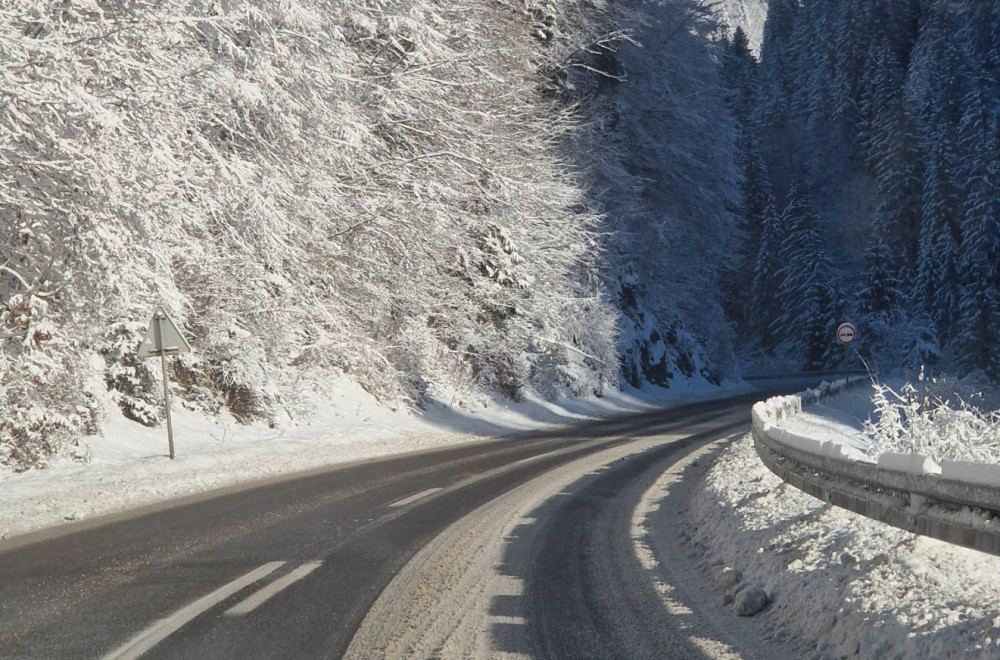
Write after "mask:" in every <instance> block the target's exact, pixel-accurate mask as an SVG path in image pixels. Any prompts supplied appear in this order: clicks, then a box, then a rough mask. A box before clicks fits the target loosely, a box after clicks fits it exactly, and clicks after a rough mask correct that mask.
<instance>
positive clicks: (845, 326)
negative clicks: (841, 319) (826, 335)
mask: <svg viewBox="0 0 1000 660" xmlns="http://www.w3.org/2000/svg"><path fill="white" fill-rule="evenodd" d="M857 338H858V331H857V329H855V327H854V326H853V325H851V324H850V323H841V324H840V326H839V327H837V341H839V342H840V343H841V344H844V345H845V346H846V345H847V344H853V343H854V341H855V340H856V339H857Z"/></svg>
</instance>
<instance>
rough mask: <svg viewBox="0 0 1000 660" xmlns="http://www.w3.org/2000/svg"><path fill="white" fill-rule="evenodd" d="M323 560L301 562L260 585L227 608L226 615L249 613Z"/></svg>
mask: <svg viewBox="0 0 1000 660" xmlns="http://www.w3.org/2000/svg"><path fill="white" fill-rule="evenodd" d="M322 563H323V562H319V561H311V562H309V563H308V564H302V565H301V566H299V567H298V568H296V569H295V570H294V571H292V572H291V573H289V574H288V575H285V576H284V577H280V578H278V579H277V580H275V581H274V582H272V583H271V584H269V585H267V586H264V587H262V588H261V589H260V590H259V591H257V592H255V593H253V594H251V595H250V596H248V597H247V598H246V600H244V601H242V602H240V603H237V604H236V605H234V606H232V607H231V608H229V609H228V610H226V616H240V615H243V614H249V613H250V612H253V611H254V610H255V609H257V608H258V607H260V606H261V605H263V604H264V603H265V602H266V601H267V600H268V599H269V598H271V597H272V596H274V595H275V594H277V593H278V592H279V591H282V590H284V589H287V588H288V587H290V586H291V585H293V584H295V583H296V582H298V581H299V580H301V579H302V578H304V577H305V576H307V575H309V574H310V573H312V572H313V571H315V570H316V569H317V568H319V567H320V565H322Z"/></svg>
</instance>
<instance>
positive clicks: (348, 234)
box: [0, 0, 736, 466]
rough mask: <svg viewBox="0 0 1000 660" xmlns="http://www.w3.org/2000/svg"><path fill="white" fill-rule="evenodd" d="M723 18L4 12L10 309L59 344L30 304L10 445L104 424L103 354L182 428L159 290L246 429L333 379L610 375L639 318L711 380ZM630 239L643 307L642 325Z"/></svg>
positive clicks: (569, 381) (400, 0) (406, 5)
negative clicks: (716, 42) (92, 367)
mask: <svg viewBox="0 0 1000 660" xmlns="http://www.w3.org/2000/svg"><path fill="white" fill-rule="evenodd" d="M716 27H717V26H716V24H715V22H714V20H712V19H711V18H710V13H709V12H708V11H707V10H704V9H698V7H697V6H696V4H695V3H691V2H686V1H682V0H677V1H676V2H659V1H658V0H636V2H634V3H628V5H627V6H625V5H622V6H619V5H612V4H610V3H591V2H585V1H583V0H558V1H545V2H540V1H539V2H536V1H535V0H531V1H528V2H523V1H521V0H517V1H508V0H504V1H503V2H499V3H494V2H487V1H485V0H465V1H461V2H457V3H456V2H453V1H452V0H422V1H421V2H412V1H410V0H360V1H358V2H342V1H340V0H283V1H282V2H273V1H272V0H217V1H213V2H204V1H202V0H163V1H160V2H155V3H132V2H98V1H96V0H81V1H80V2H71V3H70V2H65V3H56V4H52V3H39V2H36V1H35V0H11V2H7V3H6V4H5V5H4V8H3V11H2V12H0V44H2V47H0V50H2V53H3V57H2V58H0V81H5V82H4V83H3V84H0V123H2V125H3V127H4V129H3V131H0V309H7V310H8V311H9V312H10V313H11V314H15V311H14V310H16V309H17V308H18V307H19V306H22V302H19V300H20V299H19V298H17V297H18V296H33V299H34V300H35V302H33V303H31V304H32V305H35V306H36V307H38V306H40V305H42V303H44V305H45V306H46V307H47V311H46V312H45V319H46V322H47V323H48V324H50V325H49V330H47V331H46V332H48V333H49V334H51V336H52V339H45V340H44V341H41V342H39V343H38V346H36V347H34V348H32V349H31V350H30V351H26V350H22V349H20V348H18V343H19V342H21V341H23V333H24V331H23V329H17V328H16V326H17V323H18V321H16V320H13V319H14V317H11V320H5V323H8V324H11V325H12V326H15V329H16V332H13V333H12V335H11V338H8V337H7V336H6V335H5V338H4V340H3V345H2V348H0V368H2V369H3V372H2V374H0V375H3V380H2V381H0V392H2V394H0V396H2V397H3V399H2V403H3V420H2V424H3V426H2V427H0V428H2V429H3V430H2V433H3V435H2V436H0V438H2V441H3V442H4V447H6V449H4V450H3V451H4V452H5V454H4V456H6V458H3V459H0V460H2V461H4V462H5V463H9V464H17V465H20V466H24V465H33V464H36V463H37V462H38V461H43V460H44V456H45V455H47V454H49V453H50V452H52V451H53V450H55V449H57V448H58V445H59V444H60V443H61V442H62V440H61V438H64V437H65V438H69V437H72V436H73V435H74V434H78V433H79V432H80V430H81V429H82V428H83V427H84V426H87V425H88V424H90V422H87V423H86V424H82V425H81V424H80V423H79V422H78V420H77V419H76V417H74V416H75V415H77V414H83V413H81V412H80V410H78V408H80V409H82V410H84V411H89V408H88V406H90V404H89V402H88V401H87V400H86V396H85V395H84V394H83V393H82V392H83V390H82V389H81V388H78V387H76V385H77V384H79V382H80V381H82V380H85V371H86V370H87V368H88V367H87V366H86V365H89V364H91V362H92V361H91V360H89V359H88V358H89V357H93V356H94V355H95V354H96V355H99V356H100V357H101V358H102V359H103V361H104V364H105V365H106V372H105V373H104V374H103V380H104V382H105V383H106V385H107V386H108V388H109V389H110V390H111V396H112V399H114V400H115V401H117V402H118V404H119V405H120V406H121V407H122V409H123V411H124V412H125V414H126V415H128V416H130V417H132V418H134V419H137V420H139V421H141V422H143V423H156V421H157V417H156V416H157V414H158V413H157V405H156V403H157V401H158V400H159V396H160V395H159V392H158V391H157V389H158V383H156V382H155V379H153V378H151V374H150V372H149V371H147V369H156V366H155V365H148V366H143V364H142V363H140V362H138V361H136V360H135V359H134V357H133V356H134V345H135V342H136V338H137V336H138V335H139V334H140V333H141V332H142V328H143V326H142V323H143V322H145V320H146V319H147V318H148V317H149V315H150V314H151V312H152V310H153V309H154V308H155V307H156V305H158V304H159V305H163V306H164V308H165V309H166V310H167V311H168V312H169V313H170V315H171V317H172V318H173V320H174V321H175V322H177V323H178V325H179V327H180V328H181V330H182V331H183V332H184V333H185V334H186V336H187V337H188V339H189V340H190V343H191V344H192V346H193V348H194V355H192V356H185V357H184V358H183V359H181V360H178V361H176V362H175V364H174V365H173V366H172V367H171V371H172V374H171V376H172V379H173V381H174V383H175V386H176V387H177V390H178V393H179V394H180V395H181V398H182V399H183V401H184V403H185V404H186V405H197V406H202V407H203V408H205V409H206V410H209V411H216V410H218V409H219V408H220V406H225V407H226V408H227V409H229V411H230V412H232V413H233V414H234V415H235V416H236V417H237V418H238V419H241V420H244V421H249V420H254V419H266V420H269V421H270V420H273V419H277V418H279V417H281V416H282V415H281V413H282V410H283V409H284V408H285V407H287V406H288V405H291V402H292V401H293V399H294V398H295V395H296V392H297V391H299V390H300V389H301V388H302V387H303V383H304V379H305V380H306V381H307V380H308V379H310V378H311V379H313V380H315V381H321V380H323V378H324V377H325V376H328V375H329V374H331V373H342V374H346V375H347V376H348V377H350V378H352V379H354V380H355V381H357V382H358V383H359V384H361V385H362V386H363V387H364V388H365V389H367V390H368V391H370V392H372V393H374V394H375V395H376V396H378V397H380V398H382V399H392V400H403V401H410V402H418V401H419V400H420V399H421V398H423V397H425V396H428V395H433V394H434V393H435V392H436V391H438V390H440V391H447V390H448V389H449V388H452V387H456V386H457V387H461V388H479V389H481V390H493V391H496V392H500V393H502V394H503V395H506V396H510V397H515V398H516V397H518V396H521V394H522V393H523V392H525V391H529V390H531V389H534V390H535V391H540V392H543V393H545V394H546V395H550V396H557V395H560V394H577V393H590V392H600V391H601V389H602V388H604V387H606V386H608V385H612V386H615V385H617V383H618V375H619V368H618V367H619V362H618V355H617V345H616V343H617V335H618V332H619V329H620V327H628V326H629V325H631V324H634V323H638V324H640V325H642V326H643V328H644V329H650V328H651V329H650V331H649V332H648V333H647V334H646V336H645V337H644V338H640V340H639V344H638V345H635V346H633V347H634V348H635V350H638V351H641V350H643V343H644V342H645V343H648V344H650V346H653V345H655V347H654V349H653V352H654V353H655V352H657V351H660V348H661V347H660V344H658V343H657V342H659V341H661V339H662V340H663V341H666V342H667V344H668V345H667V346H665V347H662V348H663V350H664V351H668V352H671V354H676V355H677V356H679V357H678V359H679V362H678V363H677V365H671V367H670V368H669V373H671V374H673V373H677V374H682V375H688V374H696V373H698V372H699V371H702V370H706V371H707V367H706V366H705V362H706V360H705V359H704V358H703V357H701V356H700V353H701V349H702V345H705V346H716V345H722V348H721V349H720V351H719V352H725V346H724V345H725V344H727V343H728V339H726V337H727V335H726V334H725V333H726V332H728V330H727V329H726V328H725V324H724V323H720V322H718V321H719V320H720V318H721V316H720V314H719V313H718V309H719V306H718V305H716V304H706V301H710V300H712V299H713V296H714V294H713V291H714V289H713V287H714V286H715V284H714V282H715V279H716V275H715V271H716V269H715V267H714V265H715V264H717V263H719V262H720V261H721V260H724V259H725V256H726V251H727V247H726V241H725V240H724V239H725V236H726V229H727V227H728V226H729V224H730V220H731V219H730V217H729V214H728V212H727V211H726V209H727V207H728V205H729V203H730V202H731V198H732V196H733V194H734V191H735V190H736V181H735V179H736V176H735V174H734V171H733V168H732V167H731V166H729V165H727V164H729V160H731V153H730V147H731V146H732V145H731V142H732V139H731V138H732V126H731V122H728V121H727V118H726V116H725V114H724V110H725V108H724V105H723V104H722V103H721V91H720V90H716V89H715V87H714V85H713V84H712V81H713V80H714V78H713V76H717V71H716V67H715V62H714V60H713V50H712V36H711V35H712V31H713V30H714V29H715V28H716ZM633 33H635V38H633V36H632V34H633ZM637 38H641V40H642V41H643V42H644V43H643V45H642V47H640V46H638V45H636V43H635V42H636V39H637ZM619 178H620V179H621V180H620V181H619ZM619 182H620V183H622V184H623V185H620V186H619V185H617V184H618V183H619ZM612 219H613V220H612ZM681 245H683V246H684V249H681V248H680V247H678V246H681ZM669 252H673V253H674V258H667V257H666V256H665V255H667V253H669ZM625 260H630V261H633V262H636V264H637V266H636V267H637V268H638V269H639V270H640V271H641V277H642V279H643V280H644V281H645V282H646V284H647V293H646V294H645V299H644V301H640V304H639V306H638V307H635V308H634V309H636V310H640V311H639V312H638V313H640V314H646V315H647V316H646V317H644V318H642V319H640V318H629V319H627V320H626V322H625V323H622V324H619V320H620V318H621V312H620V311H619V310H618V309H616V306H615V303H616V302H618V300H617V299H616V298H617V288H618V287H617V284H616V283H615V278H616V273H618V272H621V271H622V270H623V268H622V267H621V262H622V261H625ZM706 307H707V308H709V310H708V311H707V312H706V311H704V309H705V308H706ZM38 308H39V309H40V307H38ZM631 311H632V310H630V311H629V312H628V313H631ZM5 318H6V317H5ZM650 319H652V320H650ZM661 325H662V326H664V327H662V328H660V329H659V330H657V329H656V327H658V326H661ZM647 326H648V328H647ZM687 328H690V329H687ZM720 328H721V329H720ZM670 337H675V338H677V339H676V341H677V345H669V342H670V341H671V340H670ZM716 337H722V338H723V340H722V341H721V342H719V341H712V340H714V339H715V338H716ZM70 338H72V339H70ZM661 343H662V342H661ZM682 345H683V346H682ZM646 348H647V349H648V348H649V347H648V346H647V347H646ZM710 357H711V356H710ZM651 360H652V362H657V360H658V358H657V357H656V356H654V357H653V358H651ZM36 372H37V373H36ZM665 373H666V372H665ZM88 382H89V381H88ZM84 417H86V418H87V419H92V417H93V415H92V414H91V413H90V412H86V414H85V415H84ZM28 420H33V421H30V422H29V421H28ZM45 429H52V432H49V431H46V430H45ZM28 445H31V447H32V448H31V449H30V450H29V449H28ZM26 452H27V453H26ZM25 457H27V458H25ZM36 459H37V460H36Z"/></svg>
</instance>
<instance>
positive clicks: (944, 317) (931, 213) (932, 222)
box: [913, 112, 961, 340]
mask: <svg viewBox="0 0 1000 660" xmlns="http://www.w3.org/2000/svg"><path fill="white" fill-rule="evenodd" d="M943 114H944V113H943V112H939V113H938V119H937V121H936V122H935V130H934V132H933V134H932V137H931V138H930V139H929V140H928V143H927V146H926V151H927V166H926V168H925V169H924V181H923V192H922V208H921V215H922V218H921V226H920V253H919V257H918V259H917V278H916V282H915V284H914V290H913V293H914V302H915V303H916V305H917V306H918V307H919V309H920V311H922V312H923V313H924V314H925V315H926V316H927V317H928V318H930V319H932V320H933V321H934V325H935V328H936V331H937V336H938V337H939V338H941V339H942V340H947V339H948V338H950V336H951V327H952V325H953V324H954V319H955V314H956V311H957V310H956V307H955V305H956V301H957V285H958V282H957V279H955V253H956V249H957V246H958V244H959V242H960V236H961V231H960V225H959V217H958V195H957V191H956V188H955V186H954V184H953V178H952V176H953V175H952V172H953V170H954V155H953V153H952V152H953V147H952V145H951V142H950V141H949V140H948V139H947V132H946V129H947V125H946V123H945V119H946V118H945V117H944V116H943Z"/></svg>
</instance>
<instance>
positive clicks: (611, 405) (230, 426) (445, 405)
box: [0, 380, 751, 541]
mask: <svg viewBox="0 0 1000 660" xmlns="http://www.w3.org/2000/svg"><path fill="white" fill-rule="evenodd" d="M748 389H751V388H749V386H747V385H745V384H737V383H727V384H726V386H725V387H723V388H719V387H715V386H713V385H710V384H708V383H705V382H697V381H689V382H679V383H677V384H676V387H673V388H672V389H670V390H663V389H659V388H651V389H649V390H641V391H640V390H634V389H629V390H626V391H624V392H610V393H608V394H607V395H606V396H604V397H602V398H599V399H597V398H595V399H567V400H563V401H559V402H555V403H553V402H549V401H544V400H541V399H538V398H531V397H529V398H527V399H526V400H525V401H523V402H520V403H516V404H510V403H507V402H500V401H494V402H492V403H490V404H489V405H484V404H483V403H477V404H467V405H465V407H459V406H457V405H454V404H455V403H456V402H457V401H461V400H462V399H463V397H462V396H461V393H456V396H455V397H452V398H449V399H448V400H444V401H440V402H436V403H432V404H430V405H429V406H428V408H427V409H426V410H425V411H423V412H422V413H421V414H420V415H417V414H414V413H413V412H411V411H409V410H405V409H400V410H397V411H393V410H391V409H390V408H388V407H386V406H384V405H382V404H379V403H378V402H377V401H375V400H374V399H373V398H372V397H371V396H370V395H369V394H367V393H366V392H365V391H364V390H362V389H361V388H360V387H358V386H357V385H355V384H353V383H351V382H350V381H347V380H344V381H341V382H337V383H334V384H331V385H330V386H329V388H328V390H327V391H326V392H324V393H323V394H322V395H319V394H316V395H314V399H315V401H314V403H315V412H314V413H313V414H312V415H311V416H310V417H309V418H308V419H300V420H294V423H292V424H290V425H288V426H287V427H285V428H281V429H271V428H268V427H266V426H264V425H262V424H256V425H252V426H242V425H238V424H236V423H235V422H234V421H233V420H232V419H231V418H228V417H226V416H221V417H217V418H213V417H208V416H206V415H204V414H202V413H198V412H194V411H190V410H186V409H184V408H183V407H182V406H180V405H176V401H175V407H174V435H175V445H176V455H177V457H176V459H175V460H173V461H171V460H169V459H168V458H167V456H166V449H167V440H166V431H165V429H164V428H147V427H144V426H142V425H140V424H137V423H135V422H131V421H129V420H127V419H125V418H124V417H122V415H121V413H120V412H119V410H118V408H117V407H116V406H114V405H113V404H110V403H109V405H107V406H106V409H105V416H106V423H105V424H104V425H103V426H104V429H103V435H101V436H95V437H89V438H87V439H86V440H87V444H86V446H83V447H81V448H80V451H79V453H80V454H81V455H83V456H86V457H87V460H86V461H74V460H70V459H60V460H58V461H56V462H55V463H54V464H53V465H52V466H50V467H49V468H47V469H44V470H33V471H29V472H26V473H22V474H14V473H11V472H0V502H2V506H0V541H2V540H3V539H4V538H11V537H13V536H15V535H20V534H24V533H27V532H31V531H36V530H39V529H43V528H48V527H53V526H56V525H59V524H62V523H65V522H70V521H76V520H82V519H86V518H93V517H95V516H99V515H103V514H109V513H115V512H119V511H122V510H126V509H130V508H135V507H139V506H144V505H148V504H153V503H158V502H162V501H165V500H170V499H175V498H178V497H183V496H187V495H193V494H196V493H201V492H205V491H208V490H212V489H217V488H223V487H227V486H233V485H237V484H242V483H246V482H249V481H253V480H257V479H262V478H267V477H273V476H277V475H281V474H290V473H294V472H297V471H301V470H308V469H311V468H318V467H323V466H328V465H334V464H338V463H346V462H350V461H357V460H363V459H370V458H375V457H378V456H385V455H389V454H396V453H400V452H407V451H416V450H423V449H430V448H433V447H441V446H445V445H450V444H457V443H461V442H469V441H474V440H476V439H477V438H483V437H496V436H502V435H508V434H511V433H515V432H517V431H523V430H529V429H538V428H546V427H552V426H557V425H560V424H566V423H571V422H575V421H580V420H585V419H593V418H598V417H605V416H609V415H613V414H617V413H625V412H633V411H641V410H649V409H651V408H654V407H659V406H663V405H673V404H680V403H684V402H689V401H694V400H699V399H706V398H712V397H718V396H724V395H730V394H736V393H738V392H740V391H746V390H748Z"/></svg>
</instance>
